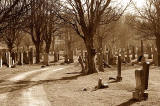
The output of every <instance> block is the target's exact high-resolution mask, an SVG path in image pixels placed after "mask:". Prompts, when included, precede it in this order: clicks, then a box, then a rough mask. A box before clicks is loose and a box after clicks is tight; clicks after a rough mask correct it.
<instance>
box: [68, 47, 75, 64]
mask: <svg viewBox="0 0 160 106" xmlns="http://www.w3.org/2000/svg"><path fill="white" fill-rule="evenodd" d="M73 62H74V59H73V51H72V50H71V51H70V53H69V63H73Z"/></svg>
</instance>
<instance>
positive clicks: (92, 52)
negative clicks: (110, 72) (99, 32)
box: [85, 38, 97, 74]
mask: <svg viewBox="0 0 160 106" xmlns="http://www.w3.org/2000/svg"><path fill="white" fill-rule="evenodd" d="M85 45H86V48H87V53H88V56H87V60H88V70H87V74H92V73H95V72H97V70H96V67H95V62H94V57H95V54H96V53H95V49H94V47H93V39H92V38H88V39H86V40H85Z"/></svg>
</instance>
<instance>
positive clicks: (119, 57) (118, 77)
mask: <svg viewBox="0 0 160 106" xmlns="http://www.w3.org/2000/svg"><path fill="white" fill-rule="evenodd" d="M121 65H122V60H121V56H118V62H117V77H116V78H113V77H109V80H115V82H120V81H122V77H121V71H122V70H121Z"/></svg>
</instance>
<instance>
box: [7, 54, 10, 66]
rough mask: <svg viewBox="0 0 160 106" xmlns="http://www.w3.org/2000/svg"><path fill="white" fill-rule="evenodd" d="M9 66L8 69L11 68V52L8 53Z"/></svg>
mask: <svg viewBox="0 0 160 106" xmlns="http://www.w3.org/2000/svg"><path fill="white" fill-rule="evenodd" d="M7 64H8V67H9V68H11V55H10V52H7Z"/></svg>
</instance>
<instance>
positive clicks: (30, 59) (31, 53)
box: [28, 48, 33, 64]
mask: <svg viewBox="0 0 160 106" xmlns="http://www.w3.org/2000/svg"><path fill="white" fill-rule="evenodd" d="M28 57H29V64H33V49H32V48H31V49H30V51H29V54H28Z"/></svg>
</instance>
